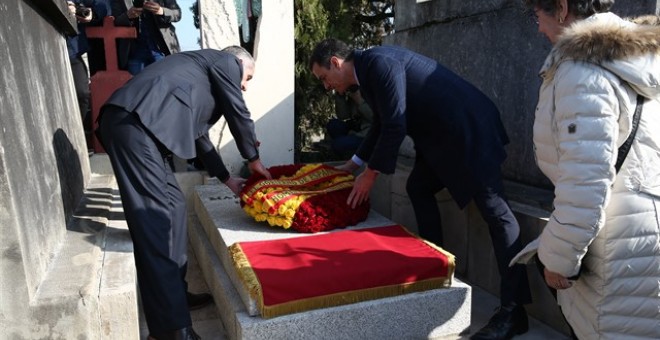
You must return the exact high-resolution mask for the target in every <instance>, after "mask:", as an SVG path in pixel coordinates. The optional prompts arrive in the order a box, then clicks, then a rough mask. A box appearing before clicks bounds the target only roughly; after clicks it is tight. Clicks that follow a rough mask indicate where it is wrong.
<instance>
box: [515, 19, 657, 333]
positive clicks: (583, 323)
mask: <svg viewBox="0 0 660 340" xmlns="http://www.w3.org/2000/svg"><path fill="white" fill-rule="evenodd" d="M656 19H657V18H656ZM541 76H542V78H543V84H542V86H541V89H540V94H539V104H538V106H537V108H536V119H535V122H534V147H535V152H536V158H537V163H538V166H539V168H540V169H541V170H542V171H543V173H544V174H545V175H546V176H548V178H549V179H550V180H551V181H552V183H553V184H554V185H555V200H554V211H553V212H552V215H551V217H550V220H549V221H548V224H547V226H546V227H545V229H544V230H543V233H542V234H541V236H540V237H539V239H538V240H537V241H535V242H533V243H532V244H530V245H528V247H527V248H526V249H525V250H523V252H521V254H520V256H521V257H525V255H524V254H525V253H527V255H528V254H529V253H528V252H529V251H530V250H533V248H535V247H537V246H538V255H539V258H540V259H541V262H543V264H545V266H546V267H547V268H548V269H549V270H551V271H554V272H557V273H560V274H562V275H564V276H566V277H570V276H573V275H576V274H578V272H579V271H580V269H581V276H580V278H579V279H578V280H577V282H575V283H574V284H573V286H572V288H569V289H566V290H560V291H559V293H558V297H557V299H558V301H559V305H560V306H561V309H562V312H563V313H564V315H565V316H566V318H567V319H568V321H569V323H570V324H571V326H572V327H573V329H574V330H575V332H576V334H577V336H578V337H579V338H580V339H660V222H659V215H660V101H659V99H660V26H654V25H650V24H645V25H636V24H633V23H631V22H629V21H625V20H622V19H621V18H619V17H617V16H616V15H614V14H611V13H604V14H597V15H593V16H591V17H589V18H587V19H584V20H581V21H579V22H577V23H575V24H574V25H573V26H571V27H570V28H568V29H567V30H566V31H565V32H564V34H563V35H562V36H561V37H560V39H559V40H558V41H557V43H556V44H555V46H554V48H553V50H552V51H551V52H550V55H549V56H548V57H547V59H546V62H545V64H544V66H543V68H542V69H541ZM638 94H641V95H642V96H644V97H645V99H646V102H645V104H644V105H643V111H642V116H641V121H640V124H639V128H638V131H637V134H636V136H635V139H634V143H633V144H632V148H631V150H630V152H629V154H628V156H627V158H626V159H625V162H624V163H623V167H622V168H621V170H620V172H619V173H618V174H617V173H616V171H615V168H614V164H615V161H616V158H617V151H618V147H619V146H620V145H621V144H623V142H624V141H625V140H626V138H627V137H628V135H629V134H630V131H631V125H632V116H633V114H634V111H635V106H636V97H637V95H638Z"/></svg>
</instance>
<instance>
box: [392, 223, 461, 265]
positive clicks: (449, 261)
mask: <svg viewBox="0 0 660 340" xmlns="http://www.w3.org/2000/svg"><path fill="white" fill-rule="evenodd" d="M401 229H403V230H405V231H406V232H407V233H408V234H410V236H412V237H414V238H416V239H418V240H420V241H423V242H424V243H426V245H428V246H429V247H431V248H433V249H435V250H436V251H438V252H439V253H441V254H443V255H445V256H446V257H447V267H448V268H447V270H448V272H447V274H448V275H447V276H449V277H454V270H455V269H456V256H454V254H452V253H450V252H448V251H446V250H444V249H442V248H441V247H440V246H438V245H436V244H435V243H432V242H430V241H427V240H425V239H423V238H421V237H419V236H417V235H415V234H413V233H412V232H411V231H410V230H408V228H406V227H404V226H401Z"/></svg>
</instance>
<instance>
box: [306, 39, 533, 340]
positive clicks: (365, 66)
mask: <svg viewBox="0 0 660 340" xmlns="http://www.w3.org/2000/svg"><path fill="white" fill-rule="evenodd" d="M310 67H311V69H312V73H314V75H315V76H316V77H317V78H318V79H319V80H320V81H321V82H323V85H324V86H325V88H326V89H328V90H335V91H337V92H338V93H340V94H342V93H345V92H346V90H347V89H348V88H350V87H351V86H354V85H358V86H359V87H360V92H361V94H362V97H363V98H364V99H365V101H366V102H367V103H368V104H369V106H370V107H371V108H372V110H373V113H374V116H373V117H374V119H373V125H372V128H371V129H370V130H369V133H368V134H367V136H366V138H365V140H364V142H363V143H362V145H361V146H360V147H359V149H358V150H357V153H356V154H355V156H354V157H353V158H352V159H351V160H349V161H347V162H346V163H345V164H344V165H343V166H340V167H339V168H341V169H344V170H346V171H349V172H352V171H355V170H357V169H358V167H359V166H360V165H361V164H362V163H363V162H364V161H366V162H367V164H368V165H367V167H366V168H365V170H364V171H363V172H362V173H361V174H360V175H358V176H357V177H356V179H355V185H354V187H353V190H352V192H351V194H350V195H349V198H348V202H347V203H348V204H350V205H351V206H352V207H355V206H356V204H359V203H361V202H363V201H364V200H366V199H368V197H369V191H370V190H371V188H372V186H373V184H374V181H375V180H376V176H377V175H378V173H381V172H382V173H385V174H391V173H393V172H394V170H395V167H396V161H397V157H398V153H399V147H400V145H401V143H402V141H403V139H404V137H405V136H406V134H407V135H409V136H410V137H411V138H412V140H413V142H414V144H415V151H416V158H415V165H414V167H413V169H412V171H411V173H410V177H409V178H408V182H407V188H406V189H407V192H408V195H409V197H410V201H411V203H412V205H413V208H414V210H415V217H416V219H417V225H418V228H419V232H420V236H421V237H423V238H425V239H427V240H429V241H431V242H434V243H436V244H438V245H442V243H443V242H442V226H441V220H440V211H439V209H438V205H437V201H436V199H435V194H436V193H437V192H438V191H440V190H442V189H443V188H447V189H448V190H449V192H450V193H451V195H452V197H453V198H454V200H455V201H456V203H457V204H458V205H459V207H461V208H463V207H465V206H466V205H467V204H468V203H469V202H470V201H471V200H474V202H475V203H476V205H477V208H478V209H479V212H480V213H481V216H482V217H483V218H484V220H485V221H486V223H487V224H488V228H489V232H490V236H491V239H492V242H493V248H494V250H495V256H496V259H497V263H498V269H499V272H500V275H501V281H500V300H501V301H500V302H501V306H500V308H499V309H498V311H497V312H496V314H495V315H494V316H493V317H492V318H491V319H490V321H489V322H488V324H487V325H486V326H485V327H484V328H483V329H481V330H480V331H479V332H477V334H476V335H475V336H474V338H475V339H505V338H510V337H512V336H513V335H515V334H522V333H524V332H526V331H527V330H528V323H527V314H526V312H525V309H524V308H523V306H522V305H523V304H526V303H529V302H530V301H531V297H530V292H529V287H528V283H527V274H526V269H525V267H524V266H522V265H516V266H513V267H509V266H508V264H509V262H510V260H511V259H512V258H513V256H514V255H515V254H516V253H517V252H518V251H519V250H520V249H522V245H521V241H520V227H519V226H518V222H517V221H516V219H515V217H514V216H513V212H511V209H510V208H509V206H508V204H507V202H506V200H505V199H504V195H503V187H502V179H501V174H500V166H501V164H502V162H503V161H504V159H505V158H506V153H505V150H504V144H506V143H507V142H508V137H507V135H506V132H505V131H504V127H503V125H502V122H501V121H500V117H499V111H498V110H497V108H496V107H495V105H494V104H493V102H492V101H490V99H488V98H487V97H486V96H485V95H484V94H483V93H482V92H481V91H479V90H478V89H477V88H476V87H474V86H473V85H471V84H469V83H468V82H467V81H465V80H463V79H461V78H460V77H459V76H458V75H456V74H455V73H453V72H452V71H450V70H449V69H447V68H445V67H444V66H442V65H440V64H439V63H437V62H436V61H435V60H432V59H430V58H427V57H425V56H422V55H420V54H417V53H415V52H412V51H410V50H407V49H404V48H400V47H394V46H380V47H374V48H371V49H368V50H364V51H361V50H353V49H349V48H348V46H346V44H344V43H343V42H341V41H339V40H335V39H326V40H324V41H322V42H320V43H319V44H318V45H317V46H316V48H315V49H314V51H313V54H312V57H311V59H310Z"/></svg>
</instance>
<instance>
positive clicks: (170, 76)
mask: <svg viewBox="0 0 660 340" xmlns="http://www.w3.org/2000/svg"><path fill="white" fill-rule="evenodd" d="M253 74H254V59H252V56H251V55H250V54H249V53H248V52H247V51H245V49H243V48H241V47H237V46H232V47H228V48H226V49H224V50H222V51H216V50H210V49H209V50H201V51H190V52H184V53H178V54H174V55H171V56H169V57H167V58H165V59H163V60H162V61H160V62H158V63H155V64H153V65H151V66H149V67H147V68H145V69H144V71H142V72H141V73H139V74H138V75H136V76H135V77H134V78H132V79H131V80H129V81H128V82H127V83H126V84H125V85H124V86H123V87H121V88H120V89H118V90H117V91H115V93H113V94H112V96H111V97H110V99H108V101H107V102H106V103H105V104H104V105H103V108H102V109H101V112H102V113H101V117H100V118H99V133H100V136H101V141H102V142H103V146H104V147H105V150H106V151H107V153H108V156H109V157H110V161H111V163H112V168H113V170H114V173H115V177H116V178H117V184H118V186H119V192H120V194H121V200H122V204H123V207H124V213H125V215H126V222H127V224H128V227H129V230H130V232H131V237H132V239H133V245H134V253H135V266H136V269H137V275H138V283H139V286H140V296H141V299H142V303H143V307H144V313H145V316H146V319H147V325H148V326H149V332H150V339H158V340H162V339H197V335H196V334H195V332H194V331H193V329H192V321H191V319H190V313H189V311H188V308H189V305H190V304H193V303H191V301H189V299H190V294H188V296H187V294H186V293H187V283H186V281H185V275H186V265H187V257H186V253H187V243H188V238H187V230H186V208H185V197H184V195H183V193H182V192H181V190H180V189H179V186H178V184H177V182H176V179H175V178H174V174H173V169H172V168H173V166H172V155H176V156H178V157H181V158H183V159H188V158H194V157H195V156H196V155H198V156H199V157H200V159H201V160H202V161H203V162H204V165H205V167H206V169H207V170H208V172H209V174H210V175H211V176H214V177H217V178H218V179H220V181H222V182H223V183H224V184H225V185H227V186H228V187H229V188H230V189H231V190H232V191H233V192H234V193H235V194H237V195H238V194H239V192H240V190H241V187H242V185H243V184H244V181H245V180H243V179H241V178H238V177H233V176H231V175H230V174H229V172H228V171H227V169H226V167H225V166H224V164H223V162H222V158H221V157H220V155H219V154H218V153H217V151H216V150H215V147H214V146H213V144H212V143H211V141H210V140H209V137H208V130H209V129H210V127H211V126H213V124H214V123H215V122H217V121H218V119H220V117H221V116H224V118H225V120H226V122H227V125H228V126H229V129H230V131H231V133H232V135H233V137H234V139H235V140H236V145H237V147H238V150H239V151H240V153H241V155H242V156H243V157H244V158H245V159H247V160H248V162H249V163H248V167H249V169H250V171H252V172H257V173H259V174H261V175H263V176H265V177H266V178H271V176H270V174H269V172H268V170H267V169H266V168H265V167H264V166H263V165H262V163H261V161H260V160H259V151H258V145H259V142H258V141H257V138H256V136H255V132H254V122H253V121H252V119H251V118H250V112H249V111H248V109H247V107H246V105H245V102H244V100H243V94H242V91H245V90H246V89H247V82H248V81H249V80H250V79H251V78H252V76H253ZM193 297H194V296H193Z"/></svg>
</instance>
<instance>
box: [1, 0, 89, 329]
mask: <svg viewBox="0 0 660 340" xmlns="http://www.w3.org/2000/svg"><path fill="white" fill-rule="evenodd" d="M72 20H74V19H73V18H71V17H70V16H69V15H68V9H67V6H66V2H65V1H58V0H40V1H27V0H3V1H2V3H1V4H0V22H2V25H0V61H2V62H1V63H0V126H1V127H2V133H0V202H1V204H0V207H1V209H0V234H1V235H2V238H1V240H0V329H3V334H7V335H9V338H22V337H23V336H25V334H32V336H34V335H35V334H42V336H44V337H47V335H44V334H48V333H43V332H42V331H47V329H48V328H49V326H47V325H46V324H47V323H48V322H49V321H48V320H38V318H39V316H38V315H36V314H33V312H34V311H33V310H31V309H29V308H27V306H30V305H31V303H33V302H34V301H35V299H36V298H37V295H38V292H39V289H40V284H41V283H42V281H43V280H44V277H45V276H46V274H47V270H48V268H49V266H50V265H51V264H52V261H53V258H54V257H55V256H56V254H57V252H58V251H59V249H60V248H61V247H62V244H63V242H64V238H65V234H66V225H67V223H68V222H69V221H70V220H71V219H72V216H73V211H74V209H75V208H76V206H77V205H78V203H79V202H80V199H81V197H82V194H83V189H84V187H85V184H86V183H87V182H88V180H89V178H90V171H89V159H88V156H87V147H86V143H85V136H84V132H83V128H82V121H81V118H80V113H79V109H78V104H77V101H76V97H75V91H74V87H73V81H72V77H71V69H70V65H69V58H68V53H67V49H66V42H65V34H66V33H75V26H74V25H75V23H74V22H73V21H72ZM8 325H13V326H12V327H10V326H8ZM32 331H34V332H35V333H29V332H32ZM4 332H11V333H4ZM21 332H26V333H23V334H22V333H21ZM25 337H26V338H29V337H30V336H25ZM40 337H41V336H40Z"/></svg>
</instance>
